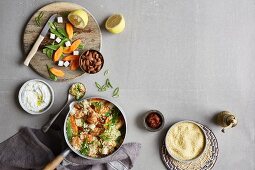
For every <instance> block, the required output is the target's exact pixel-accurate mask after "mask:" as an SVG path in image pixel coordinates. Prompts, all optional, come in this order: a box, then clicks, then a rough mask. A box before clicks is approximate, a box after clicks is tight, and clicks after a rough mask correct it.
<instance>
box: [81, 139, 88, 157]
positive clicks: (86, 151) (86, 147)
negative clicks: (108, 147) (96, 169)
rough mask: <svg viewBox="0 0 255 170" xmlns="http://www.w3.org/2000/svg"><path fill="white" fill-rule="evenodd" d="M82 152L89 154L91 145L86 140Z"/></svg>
mask: <svg viewBox="0 0 255 170" xmlns="http://www.w3.org/2000/svg"><path fill="white" fill-rule="evenodd" d="M80 152H81V154H82V155H85V156H86V155H88V154H89V145H88V143H87V142H86V141H85V142H84V143H83V144H82V148H81V150H80Z"/></svg>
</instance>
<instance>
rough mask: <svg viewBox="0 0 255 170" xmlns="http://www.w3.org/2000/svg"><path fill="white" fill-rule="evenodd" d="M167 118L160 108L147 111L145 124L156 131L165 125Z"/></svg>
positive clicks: (152, 130) (147, 127) (148, 128)
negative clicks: (165, 118)
mask: <svg viewBox="0 0 255 170" xmlns="http://www.w3.org/2000/svg"><path fill="white" fill-rule="evenodd" d="M164 124H165V120H164V116H163V114H162V113H161V112H160V111H158V110H150V111H148V112H146V113H145V117H144V126H145V128H146V129H147V130H149V131H151V132H156V131H159V130H161V129H162V128H163V127H164Z"/></svg>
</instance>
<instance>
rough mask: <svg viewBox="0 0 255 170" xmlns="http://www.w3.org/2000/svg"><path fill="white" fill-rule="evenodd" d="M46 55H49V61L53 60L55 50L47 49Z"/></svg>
mask: <svg viewBox="0 0 255 170" xmlns="http://www.w3.org/2000/svg"><path fill="white" fill-rule="evenodd" d="M46 55H47V57H48V58H49V59H52V55H53V50H52V49H47V51H46Z"/></svg>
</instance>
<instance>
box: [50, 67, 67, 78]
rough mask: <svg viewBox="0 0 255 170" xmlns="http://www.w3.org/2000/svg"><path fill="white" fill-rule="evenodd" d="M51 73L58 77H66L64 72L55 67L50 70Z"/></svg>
mask: <svg viewBox="0 0 255 170" xmlns="http://www.w3.org/2000/svg"><path fill="white" fill-rule="evenodd" d="M50 72H51V73H52V74H54V75H55V76H57V77H64V76H65V73H64V72H63V71H62V70H59V69H56V68H54V67H52V68H50Z"/></svg>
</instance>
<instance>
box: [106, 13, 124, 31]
mask: <svg viewBox="0 0 255 170" xmlns="http://www.w3.org/2000/svg"><path fill="white" fill-rule="evenodd" d="M105 28H106V29H107V30H108V31H109V32H111V33H113V34H118V33H121V32H122V31H123V30H124V28H125V19H124V17H123V15H121V14H114V15H112V16H110V17H109V18H108V19H107V20H106V22H105Z"/></svg>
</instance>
